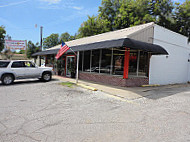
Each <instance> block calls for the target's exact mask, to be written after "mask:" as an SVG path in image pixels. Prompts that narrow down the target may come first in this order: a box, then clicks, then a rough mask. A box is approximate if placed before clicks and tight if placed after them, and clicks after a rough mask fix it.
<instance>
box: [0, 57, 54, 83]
mask: <svg viewBox="0 0 190 142" xmlns="http://www.w3.org/2000/svg"><path fill="white" fill-rule="evenodd" d="M28 78H39V79H40V80H42V81H50V80H51V78H52V68H51V67H38V66H37V65H36V64H35V63H33V62H32V61H28V60H22V61H21V60H17V61H7V60H0V80H1V81H2V83H3V84H5V85H9V84H12V83H13V82H14V80H17V79H28Z"/></svg>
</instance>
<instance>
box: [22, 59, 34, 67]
mask: <svg viewBox="0 0 190 142" xmlns="http://www.w3.org/2000/svg"><path fill="white" fill-rule="evenodd" d="M24 65H25V67H33V68H34V67H35V65H34V64H33V63H32V62H30V61H25V62H24Z"/></svg>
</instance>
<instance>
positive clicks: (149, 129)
mask: <svg viewBox="0 0 190 142" xmlns="http://www.w3.org/2000/svg"><path fill="white" fill-rule="evenodd" d="M59 83H60V81H59V80H55V79H54V80H52V81H51V82H47V83H43V82H39V81H38V80H25V81H23V80H22V81H17V82H15V84H14V85H11V86H3V85H2V84H0V142H97V141H98V142H128V141H129V142H186V141H190V125H189V124H190V85H188V84H187V85H179V86H176V87H170V88H167V87H166V88H156V89H147V90H146V91H144V92H138V93H143V94H144V93H147V95H145V96H146V97H142V98H139V99H134V100H131V101H126V100H125V99H122V98H121V99H120V98H118V97H115V96H112V95H109V94H106V93H103V92H101V91H96V92H92V91H89V90H85V89H82V88H79V87H76V86H74V87H72V88H69V87H65V86H62V85H60V84H59ZM131 91H133V90H131ZM134 91H135V90H134ZM143 96H144V95H143Z"/></svg>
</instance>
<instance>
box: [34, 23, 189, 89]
mask: <svg viewBox="0 0 190 142" xmlns="http://www.w3.org/2000/svg"><path fill="white" fill-rule="evenodd" d="M66 44H67V45H68V46H69V47H71V48H72V50H73V51H75V52H76V51H79V52H80V56H79V79H83V80H91V81H97V82H102V83H106V84H111V85H118V86H140V85H144V84H162V85H163V84H174V83H186V82H188V81H190V62H189V61H190V45H189V44H188V38H187V37H185V36H183V35H180V34H177V33H175V32H172V31H170V30H168V29H165V28H163V27H160V26H158V25H156V24H154V23H148V24H143V25H139V26H134V27H130V28H126V29H122V30H117V31H112V32H107V33H103V34H99V35H95V36H90V37H85V38H81V39H77V40H73V41H69V42H66ZM60 47H61V45H57V46H55V47H52V48H50V49H47V50H45V51H42V52H38V53H35V54H33V56H43V57H45V58H46V65H49V66H53V67H54V69H55V71H56V72H57V73H58V74H59V75H63V76H68V77H70V76H71V72H72V68H73V65H74V66H75V64H76V58H75V54H74V53H73V52H72V51H71V50H69V51H67V52H66V53H65V54H64V55H63V56H62V57H61V58H60V59H59V60H58V61H56V60H55V55H56V54H57V52H58V50H59V49H60Z"/></svg>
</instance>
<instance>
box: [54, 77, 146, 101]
mask: <svg viewBox="0 0 190 142" xmlns="http://www.w3.org/2000/svg"><path fill="white" fill-rule="evenodd" d="M53 78H55V79H59V80H61V81H63V82H72V83H76V80H75V79H72V78H67V77H61V76H53ZM78 85H79V86H81V87H84V86H87V87H86V88H88V87H90V88H94V89H97V90H99V91H103V92H105V93H108V94H111V95H114V96H117V97H120V98H123V99H126V100H134V99H138V98H142V97H144V96H146V95H147V93H143V92H146V91H147V89H148V88H147V87H132V88H131V87H126V88H125V87H118V86H108V85H105V84H98V83H94V82H89V81H84V80H79V81H78ZM84 88H85V87H84ZM91 90H92V89H91Z"/></svg>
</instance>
